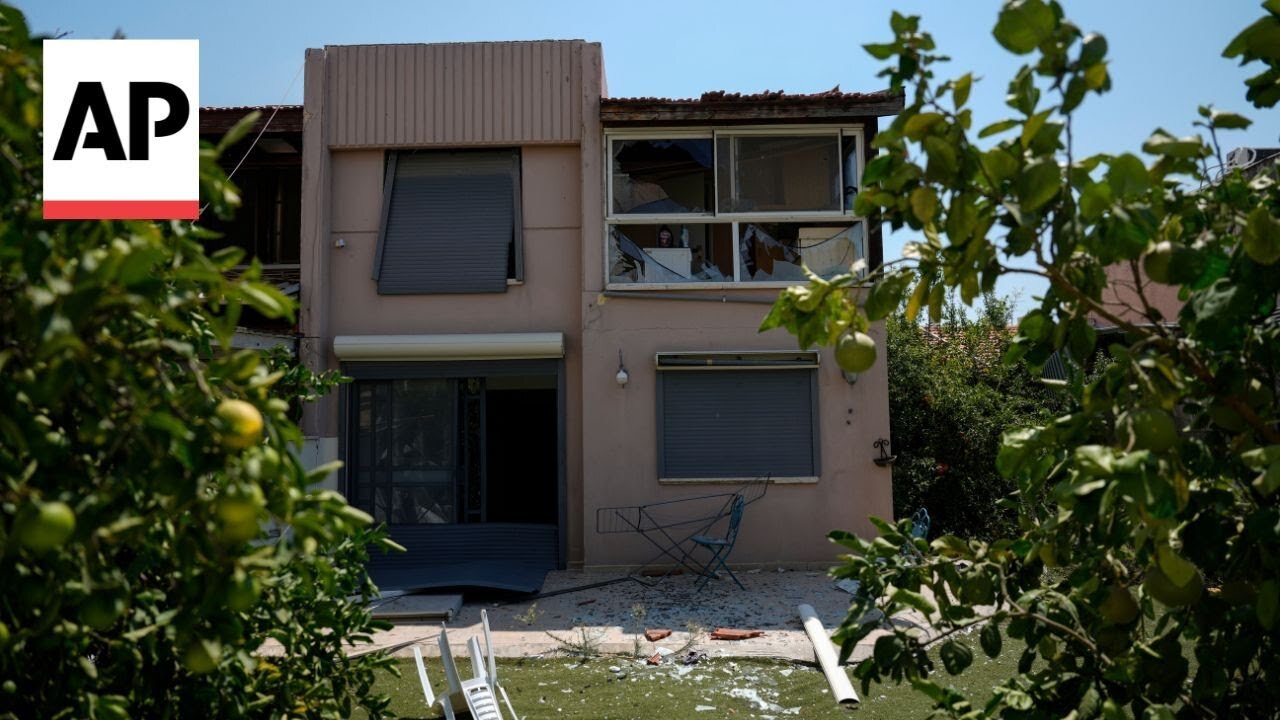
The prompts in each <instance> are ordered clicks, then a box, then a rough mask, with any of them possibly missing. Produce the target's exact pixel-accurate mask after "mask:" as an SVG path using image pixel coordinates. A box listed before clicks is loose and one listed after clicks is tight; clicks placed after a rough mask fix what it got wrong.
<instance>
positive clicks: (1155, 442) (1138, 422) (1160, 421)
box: [1116, 408, 1178, 452]
mask: <svg viewBox="0 0 1280 720" xmlns="http://www.w3.org/2000/svg"><path fill="white" fill-rule="evenodd" d="M1116 427H1117V429H1118V430H1119V431H1120V439H1121V441H1122V442H1124V443H1126V444H1127V445H1128V446H1130V447H1132V448H1133V449H1135V450H1150V451H1152V452H1164V451H1165V450H1168V449H1169V448H1171V447H1173V446H1174V445H1176V444H1177V442H1178V426H1177V425H1176V424H1175V423H1174V421H1173V417H1172V416H1171V415H1169V413H1167V412H1165V411H1163V410H1160V409H1157V408H1138V409H1136V410H1130V411H1129V412H1126V413H1123V414H1121V415H1120V417H1119V418H1118V419H1117V420H1116Z"/></svg>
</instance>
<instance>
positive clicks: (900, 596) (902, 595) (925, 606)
mask: <svg viewBox="0 0 1280 720" xmlns="http://www.w3.org/2000/svg"><path fill="white" fill-rule="evenodd" d="M889 601H890V602H895V603H901V604H903V605H906V606H908V607H911V608H914V609H916V610H919V611H920V612H922V613H924V615H925V617H928V616H930V615H933V614H934V613H936V612H938V606H937V605H934V604H933V601H932V600H930V599H929V598H927V597H925V596H924V595H922V594H920V593H918V592H914V591H911V590H908V589H906V588H898V589H896V590H894V591H893V594H892V595H890V596H889Z"/></svg>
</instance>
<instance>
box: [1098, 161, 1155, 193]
mask: <svg viewBox="0 0 1280 720" xmlns="http://www.w3.org/2000/svg"><path fill="white" fill-rule="evenodd" d="M1107 184H1108V185H1110V186H1111V193H1112V195H1113V196H1114V197H1118V198H1122V197H1131V196H1133V195H1137V194H1139V193H1143V192H1146V191H1147V188H1149V187H1150V186H1151V181H1150V180H1149V179H1148V177H1147V166H1146V165H1144V164H1142V160H1140V159H1138V156H1137V155H1133V154H1130V153H1125V154H1123V155H1120V156H1118V157H1114V158H1112V159H1111V163H1110V165H1109V166H1108V168H1107Z"/></svg>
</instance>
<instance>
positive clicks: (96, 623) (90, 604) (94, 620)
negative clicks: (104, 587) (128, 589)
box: [79, 593, 125, 630]
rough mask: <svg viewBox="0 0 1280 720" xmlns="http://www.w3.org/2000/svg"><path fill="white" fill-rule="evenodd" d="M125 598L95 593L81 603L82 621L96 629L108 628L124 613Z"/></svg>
mask: <svg viewBox="0 0 1280 720" xmlns="http://www.w3.org/2000/svg"><path fill="white" fill-rule="evenodd" d="M124 610H125V606H124V600H121V599H120V598H119V597H116V596H114V595H111V594H108V593H94V594H93V595H90V596H89V598H88V599H87V600H85V601H84V603H82V604H81V605H80V613H79V615H80V622H81V623H82V624H84V625H88V626H89V627H91V628H93V629H94V630H106V629H107V628H109V627H111V626H112V625H115V624H116V620H118V619H119V618H120V616H121V615H123V614H124Z"/></svg>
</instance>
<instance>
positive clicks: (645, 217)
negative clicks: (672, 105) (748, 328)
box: [600, 123, 871, 291]
mask: <svg viewBox="0 0 1280 720" xmlns="http://www.w3.org/2000/svg"><path fill="white" fill-rule="evenodd" d="M827 134H833V135H834V136H835V139H836V143H837V151H838V154H839V153H840V152H842V151H843V149H844V147H843V143H844V139H845V138H847V137H853V138H855V143H856V144H855V150H854V152H856V153H857V156H858V157H857V163H856V164H855V172H856V175H857V176H856V178H854V179H855V180H856V181H857V182H855V183H854V185H855V186H858V187H860V185H859V184H858V183H860V182H861V179H862V174H863V172H864V169H865V167H866V162H867V158H866V137H867V126H866V124H865V123H862V124H853V125H850V124H848V123H823V124H812V125H796V124H789V125H707V126H684V127H675V128H670V129H666V128H663V129H656V130H655V129H646V128H622V129H613V130H608V131H606V132H605V134H604V143H603V150H602V152H603V154H604V159H603V160H604V161H603V162H602V163H601V167H602V169H603V173H604V178H603V179H604V188H605V192H604V196H603V199H602V203H603V205H604V207H603V208H602V212H603V216H604V224H603V232H602V234H601V237H602V241H603V243H604V253H603V257H602V259H601V268H600V272H601V273H603V276H604V287H605V289H606V290H654V291H661V290H677V289H679V290H725V289H729V288H738V289H744V290H745V289H781V288H786V287H791V286H793V285H797V284H800V281H795V280H771V281H766V282H751V281H747V280H743V279H742V278H741V277H740V275H741V273H740V272H739V267H738V265H739V261H738V258H739V257H740V256H741V249H740V248H741V245H740V244H741V237H740V224H741V223H749V222H816V223H831V224H837V222H838V224H844V223H848V224H849V225H850V226H852V225H855V224H858V223H861V224H862V227H863V237H864V243H865V244H866V245H865V247H864V252H866V253H867V254H868V255H869V254H870V242H871V230H870V227H871V226H870V224H869V223H868V222H867V219H866V218H865V217H863V216H861V215H854V214H853V211H852V209H849V210H845V209H844V204H845V203H844V196H843V194H842V195H841V209H840V210H839V211H817V212H803V213H796V212H789V211H788V212H775V213H761V212H753V213H720V212H719V203H720V191H719V184H718V182H719V178H718V177H717V175H718V173H717V169H718V167H719V152H720V143H719V142H718V140H719V138H720V137H721V136H722V135H728V136H734V135H744V136H745V135H751V136H757V137H758V136H768V135H773V136H800V135H827ZM708 137H709V138H710V139H711V147H712V166H713V167H712V175H711V178H712V192H713V194H714V201H715V202H714V203H713V210H714V211H715V212H713V213H711V214H706V213H672V214H659V213H643V214H636V215H626V214H622V215H618V214H615V213H614V212H613V142H614V141H615V140H668V139H704V138H708ZM838 166H839V167H838V171H839V174H840V177H839V182H840V187H841V188H844V187H846V186H847V185H848V183H847V182H846V181H845V178H844V163H843V162H840V163H838ZM726 222H727V223H731V224H732V230H731V232H732V240H733V250H732V252H733V255H734V266H733V280H732V281H728V282H688V283H645V282H635V283H615V282H610V280H609V268H610V262H609V243H610V234H609V230H610V228H612V227H613V226H616V225H661V224H672V223H680V224H703V225H714V224H721V223H726ZM865 259H867V260H868V262H869V261H870V258H869V257H867V258H865Z"/></svg>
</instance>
